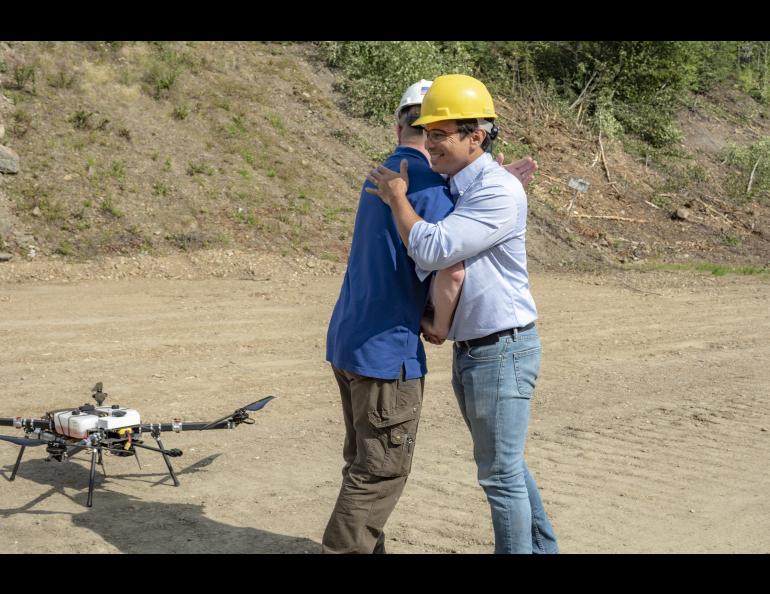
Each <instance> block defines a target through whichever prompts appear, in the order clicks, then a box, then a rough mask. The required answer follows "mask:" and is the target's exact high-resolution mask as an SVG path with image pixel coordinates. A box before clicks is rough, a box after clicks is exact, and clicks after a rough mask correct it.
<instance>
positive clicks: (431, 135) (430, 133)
mask: <svg viewBox="0 0 770 594" xmlns="http://www.w3.org/2000/svg"><path fill="white" fill-rule="evenodd" d="M422 129H423V130H425V134H426V135H427V137H428V140H430V141H431V142H434V143H439V142H444V141H445V140H446V139H447V138H449V137H450V136H452V135H453V134H457V133H458V132H459V130H455V131H454V132H445V131H444V130H427V129H426V128H425V127H424V126H423V128H422Z"/></svg>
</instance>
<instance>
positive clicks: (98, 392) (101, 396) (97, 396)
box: [91, 382, 107, 406]
mask: <svg viewBox="0 0 770 594" xmlns="http://www.w3.org/2000/svg"><path fill="white" fill-rule="evenodd" d="M91 398H93V399H94V400H96V404H97V405H98V406H101V405H102V402H104V401H105V400H106V399H107V392H102V382H97V383H96V385H95V386H94V387H93V388H92V389H91Z"/></svg>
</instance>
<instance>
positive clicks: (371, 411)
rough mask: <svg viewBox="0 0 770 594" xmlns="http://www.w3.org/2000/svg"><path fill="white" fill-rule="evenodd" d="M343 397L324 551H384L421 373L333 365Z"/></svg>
mask: <svg viewBox="0 0 770 594" xmlns="http://www.w3.org/2000/svg"><path fill="white" fill-rule="evenodd" d="M332 369H333V371H334V376H335V378H336V379H337V383H338V384H339V387H340V395H341V396H342V413H343V416H344V419H345V432H346V433H345V445H344V449H343V457H344V459H345V466H344V467H343V469H342V487H341V489H340V493H339V496H338V497H337V503H336V504H335V506H334V511H333V512H332V515H331V518H329V523H328V525H327V526H326V530H325V531H324V535H323V541H322V545H321V551H322V552H323V553H375V552H376V553H380V552H385V550H384V542H385V534H384V532H383V527H384V526H385V522H387V520H388V517H390V514H391V512H392V511H393V508H395V507H396V503H397V502H398V499H399V497H401V492H402V491H403V490H404V485H405V484H406V479H407V476H408V474H409V471H410V470H411V468H412V455H413V454H414V445H415V439H416V436H417V425H418V423H419V421H420V411H421V410H422V392H423V386H424V384H425V378H424V377H421V378H417V379H412V380H403V379H398V380H382V379H377V378H371V377H364V376H361V375H357V374H355V373H350V372H348V371H343V370H341V369H337V368H336V367H334V366H332Z"/></svg>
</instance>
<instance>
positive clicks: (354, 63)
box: [319, 41, 472, 123]
mask: <svg viewBox="0 0 770 594" xmlns="http://www.w3.org/2000/svg"><path fill="white" fill-rule="evenodd" d="M319 48H320V52H321V55H322V57H323V58H324V59H325V61H326V63H327V64H328V65H329V66H333V67H337V68H340V69H341V70H342V72H343V74H344V79H343V81H342V82H341V83H339V85H338V90H339V91H341V92H342V93H344V94H345V96H346V100H347V103H348V108H349V109H350V111H352V112H353V113H354V114H355V115H359V116H363V117H366V118H369V119H371V120H373V121H375V122H379V123H386V122H390V121H392V118H393V112H394V111H395V108H396V106H397V105H398V101H399V99H400V98H401V95H402V94H403V92H404V91H405V90H406V88H407V87H408V86H409V85H411V84H413V83H415V82H417V81H418V80H420V79H423V78H425V79H429V80H431V79H434V78H436V77H437V76H439V75H441V74H448V73H462V74H471V73H472V69H471V67H470V64H469V60H467V58H468V57H469V55H468V53H467V52H464V51H463V49H462V47H460V46H457V47H454V46H451V45H450V46H447V45H442V44H441V43H437V42H432V41H325V42H321V43H320V44H319Z"/></svg>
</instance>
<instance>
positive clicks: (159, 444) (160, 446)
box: [153, 435, 179, 487]
mask: <svg viewBox="0 0 770 594" xmlns="http://www.w3.org/2000/svg"><path fill="white" fill-rule="evenodd" d="M153 437H154V438H155V441H157V442H158V447H159V448H160V449H161V450H165V449H166V448H164V447H163V442H162V441H161V440H160V436H159V435H153ZM163 459H164V460H165V461H166V466H168V472H169V474H170V475H171V478H172V479H173V480H174V486H175V487H178V486H179V480H178V479H177V478H176V473H175V472H174V469H173V468H172V467H171V460H169V459H168V456H167V455H166V454H165V453H164V454H163Z"/></svg>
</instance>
